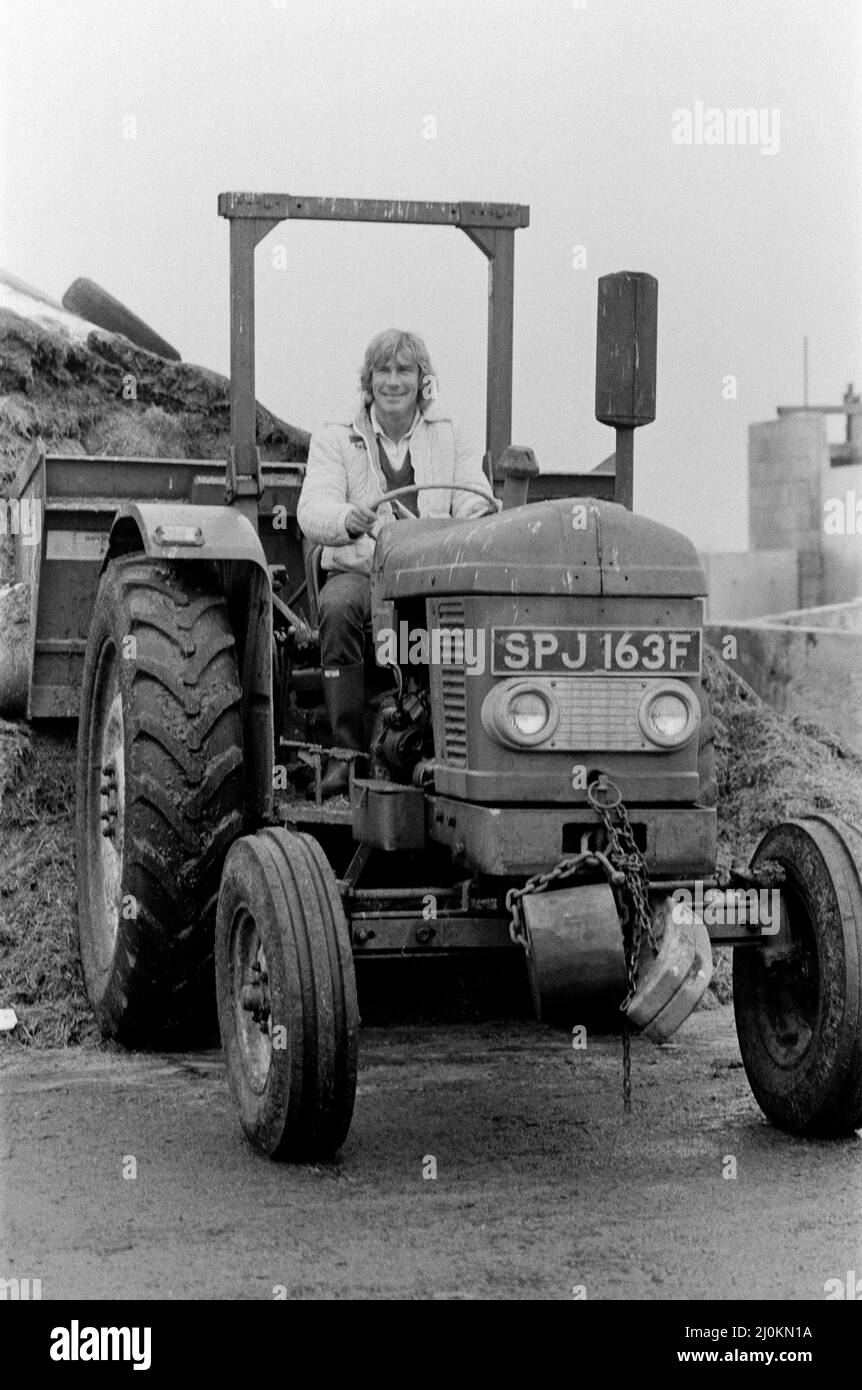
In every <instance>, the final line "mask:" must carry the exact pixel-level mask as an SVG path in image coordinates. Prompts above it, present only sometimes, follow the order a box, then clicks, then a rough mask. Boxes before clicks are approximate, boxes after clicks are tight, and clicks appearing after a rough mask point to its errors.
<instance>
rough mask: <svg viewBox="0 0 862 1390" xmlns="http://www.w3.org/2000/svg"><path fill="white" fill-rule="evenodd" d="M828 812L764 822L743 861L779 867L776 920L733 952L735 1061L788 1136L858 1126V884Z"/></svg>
mask: <svg viewBox="0 0 862 1390" xmlns="http://www.w3.org/2000/svg"><path fill="white" fill-rule="evenodd" d="M860 843H862V840H860V841H857V842H856V844H855V845H854V842H853V832H852V831H851V830H850V828H849V827H848V826H845V825H843V824H842V823H841V822H840V821H837V820H834V819H833V818H832V817H831V816H822V815H818V816H809V817H806V818H805V819H801V820H795V821H786V822H784V823H783V824H781V825H777V826H774V827H773V829H772V830H769V831H768V832H767V834H766V835H765V836H764V837H763V839H762V840H761V842H760V844H759V845H758V847H757V850H756V851H755V854H754V858H753V859H752V868H753V869H754V870H755V871H756V869H757V867H758V865H759V864H761V863H766V862H768V861H776V862H777V863H778V864H780V865H781V866H782V868H783V869H784V870H785V874H786V878H785V882H784V885H783V886H782V888H781V890H780V893H781V926H780V929H779V931H778V933H777V934H776V935H775V936H772V937H767V938H766V939H765V943H764V944H758V945H755V944H753V943H752V944H750V945H743V946H737V948H736V949H735V951H734V953H733V1008H734V1013H735V1015H736V1031H737V1035H738V1038H739V1048H740V1052H741V1054H742V1061H743V1065H744V1066H745V1070H746V1074H747V1076H748V1080H749V1082H750V1085H751V1089H752V1091H753V1092H754V1096H755V1099H756V1100H757V1103H758V1105H759V1106H760V1108H761V1110H763V1112H764V1114H765V1115H766V1116H767V1117H768V1118H769V1119H770V1120H772V1121H773V1123H774V1124H776V1125H778V1126H780V1127H781V1128H782V1129H787V1130H790V1131H791V1132H793V1133H796V1134H823V1135H839V1134H849V1133H852V1131H853V1130H854V1129H859V1128H860V1127H862V885H860V878H859V868H858V850H859V844H860Z"/></svg>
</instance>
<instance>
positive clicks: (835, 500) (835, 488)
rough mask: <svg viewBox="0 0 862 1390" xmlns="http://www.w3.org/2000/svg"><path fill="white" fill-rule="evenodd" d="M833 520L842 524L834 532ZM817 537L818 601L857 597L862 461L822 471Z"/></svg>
mask: <svg viewBox="0 0 862 1390" xmlns="http://www.w3.org/2000/svg"><path fill="white" fill-rule="evenodd" d="M836 504H838V505H836ZM836 519H837V522H838V525H839V526H840V524H841V521H842V520H843V523H844V525H843V528H842V529H840V530H838V531H837V533H836V531H835V522H836ZM827 526H828V528H829V529H828V530H827ZM820 536H821V541H820V544H821V553H822V557H823V572H822V588H821V598H822V602H824V603H840V602H841V601H842V600H843V599H850V598H857V597H858V596H859V595H860V594H862V463H850V464H842V465H841V467H839V468H832V467H828V466H827V467H826V468H824V469H823V470H822V472H821V474H820Z"/></svg>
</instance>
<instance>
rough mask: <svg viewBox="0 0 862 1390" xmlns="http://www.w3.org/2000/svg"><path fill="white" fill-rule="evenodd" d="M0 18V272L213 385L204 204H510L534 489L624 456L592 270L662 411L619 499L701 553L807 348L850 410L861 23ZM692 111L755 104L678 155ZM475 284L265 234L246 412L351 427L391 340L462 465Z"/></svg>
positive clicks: (402, 3) (245, 12)
mask: <svg viewBox="0 0 862 1390" xmlns="http://www.w3.org/2000/svg"><path fill="white" fill-rule="evenodd" d="M0 14H2V23H3V34H2V82H0V118H2V130H0V151H2V161H3V165H2V192H0V197H2V210H0V265H2V266H4V267H5V268H6V269H7V270H10V271H12V272H13V273H15V274H17V275H19V276H20V277H22V278H23V279H25V280H28V281H30V282H31V283H34V284H36V285H38V286H39V287H41V288H42V289H43V290H45V291H48V292H51V293H53V294H55V295H57V297H60V296H61V295H62V294H63V292H64V291H65V289H66V288H67V287H68V285H69V283H70V282H71V281H72V280H73V279H74V278H75V277H77V276H79V275H87V276H90V277H91V278H92V279H94V280H96V281H98V282H99V283H100V284H101V285H103V286H104V287H105V288H106V289H108V290H110V291H111V293H113V294H114V295H116V296H117V297H118V298H119V299H121V300H123V301H124V302H125V303H127V304H128V305H129V307H130V308H133V309H134V310H135V311H136V312H137V313H138V314H140V315H141V317H143V318H145V319H146V320H147V321H148V322H149V323H150V324H151V325H152V326H153V327H154V328H155V329H156V330H157V331H158V332H160V333H161V334H162V335H163V336H164V337H166V338H167V339H168V340H169V341H171V342H173V343H174V344H175V345H176V346H177V348H178V349H179V350H180V351H181V353H182V355H183V357H184V358H186V359H187V360H190V361H194V362H200V363H203V364H205V365H206V366H209V367H213V368H216V369H217V370H219V371H224V372H226V371H227V366H228V275H227V268H228V255H227V250H228V228H227V223H226V222H224V221H223V220H221V219H220V218H218V216H217V213H216V197H217V194H218V193H219V192H221V191H223V190H233V189H237V190H264V191H275V192H287V193H293V194H301V195H326V196H339V197H382V198H420V199H434V200H453V201H454V200H458V199H476V200H485V199H487V200H496V201H505V202H520V203H527V204H529V205H530V209H531V222H530V226H529V228H527V229H526V230H524V231H519V232H517V233H516V254H515V261H516V291H515V381H514V423H513V435H514V439H515V441H516V442H518V443H524V444H530V445H532V446H533V448H534V449H535V450H536V453H537V456H538V459H539V463H540V465H541V466H543V467H544V468H545V469H546V470H549V471H550V470H553V469H567V468H569V469H571V468H578V467H580V468H589V467H591V466H592V465H593V464H594V463H596V462H597V461H598V460H599V459H600V458H601V457H603V455H604V454H606V453H608V452H609V451H610V449H611V448H612V445H613V436H612V433H611V432H610V431H608V430H607V429H606V428H605V427H604V426H601V425H598V424H597V423H596V421H595V419H594V417H593V371H594V356H595V302H596V280H597V278H598V276H600V275H603V274H606V273H607V272H609V271H613V270H620V269H630V270H646V271H649V272H650V273H652V274H653V275H656V276H657V277H658V280H659V376H658V418H657V420H656V423H655V424H653V425H650V426H648V427H646V428H645V429H642V430H640V431H639V432H638V435H637V437H636V444H635V505H636V508H637V509H638V510H640V511H643V512H645V513H647V514H648V515H650V516H654V517H657V518H659V519H661V520H664V521H667V522H669V523H670V524H671V525H674V526H677V527H679V528H680V529H681V530H685V531H687V532H688V533H689V534H690V535H691V536H692V538H693V539H694V540H695V542H696V543H697V544H698V545H701V546H707V547H708V548H710V549H741V548H744V547H745V545H746V537H747V506H746V476H747V474H746V468H747V431H748V425H749V424H750V423H751V422H752V421H755V420H762V419H769V418H771V417H772V416H773V415H774V411H775V406H776V405H777V404H779V403H780V404H796V403H800V402H801V397H802V339H803V335H804V334H806V333H807V334H808V335H809V339H810V363H811V365H810V398H811V400H812V401H814V402H817V403H820V402H823V403H835V402H837V401H838V399H839V397H840V395H841V393H842V392H843V390H844V387H845V385H846V383H847V381H848V380H850V379H851V378H853V379H855V380H856V382H857V386H858V385H860V384H862V353H860V340H862V332H860V324H862V206H860V204H862V194H860V189H862V182H860V131H862V100H860V86H862V3H859V0H808V2H807V3H802V2H801V0H574V2H573V0H361V3H354V2H353V0H135V2H134V3H131V2H130V0H0ZM697 103H702V110H703V112H705V113H708V111H709V110H710V109H714V110H718V111H720V112H724V111H726V110H729V109H735V108H740V107H742V108H748V109H753V110H756V111H758V112H762V123H761V124H760V126H759V128H758V132H757V139H756V140H755V141H754V142H753V143H747V144H745V145H741V144H739V143H737V144H734V145H730V144H728V143H712V144H708V143H696V141H697V136H698V131H697V129H696V127H695V124H694V122H696V120H697V107H696V104H697ZM682 111H689V112H691V114H692V122H693V124H692V130H691V138H692V143H688V144H686V143H681V141H682V139H683V138H684V136H685V134H686V131H685V124H684V118H683V117H681V116H680V114H679V113H680V112H682ZM675 113H676V114H675ZM776 113H777V115H776ZM429 117H433V120H429ZM706 119H707V120H711V121H712V127H711V129H712V135H713V137H715V136H716V134H720V125H719V124H718V123H717V118H716V117H714V116H713V117H711V118H710V117H708V116H706ZM435 124H436V130H435ZM700 134H701V138H703V139H705V138H706V137H705V133H704V128H703V127H701V130H700ZM429 135H433V136H434V137H435V138H428V136H429ZM675 136H676V138H675ZM130 137H133V138H130ZM274 245H282V246H284V247H286V248H287V266H286V268H276V266H275V265H274V264H273V261H274V257H273V254H272V248H273V246H274ZM575 247H584V248H585V257H586V265H585V266H583V265H582V264H580V262H581V261H582V260H583V258H584V257H583V254H578V255H573V248H575ZM573 261H575V262H577V264H573ZM486 290H487V274H486V268H485V261H484V258H483V257H482V255H481V254H480V252H479V251H478V250H477V249H476V248H474V247H473V246H472V245H471V244H470V243H469V242H468V241H467V239H466V237H465V236H464V235H463V233H460V232H458V231H456V230H454V229H451V228H435V229H417V228H392V227H368V226H350V225H345V224H335V225H333V224H321V223H316V224H315V223H284V224H282V226H281V227H280V228H278V229H276V231H275V232H273V233H272V234H271V235H270V237H269V238H268V239H267V241H265V242H264V243H262V245H261V247H260V248H259V249H258V253H257V295H258V331H257V344H258V396H259V398H260V399H261V400H262V401H263V402H264V404H266V405H268V406H269V407H271V408H272V409H273V410H274V411H276V412H277V413H278V414H280V415H281V416H283V417H284V418H286V419H288V420H290V421H292V422H294V423H296V424H299V425H303V426H305V427H307V428H310V429H314V428H315V427H316V426H318V425H320V424H321V423H322V422H323V421H325V420H331V419H346V418H347V417H348V415H349V414H350V411H351V408H352V407H353V405H354V403H355V390H356V373H357V367H358V364H359V362H360V360H361V357H362V353H363V349H364V347H365V344H366V342H367V340H368V339H369V338H370V337H371V335H372V334H373V333H375V332H376V331H378V330H379V329H380V328H384V327H389V326H401V327H410V328H414V329H415V330H417V331H418V332H420V333H422V334H423V335H424V336H425V337H426V339H427V342H428V346H429V348H430V350H431V355H432V357H433V358H434V360H435V364H436V366H437V369H438V372H439V376H440V381H441V404H445V405H446V406H448V407H449V408H450V409H451V410H452V412H453V413H454V414H455V415H456V416H457V417H458V418H459V419H460V420H461V421H462V423H463V424H464V425H465V426H466V427H467V428H468V429H469V430H470V431H471V432H472V434H473V435H474V437H475V440H476V443H477V446H479V447H481V445H482V442H483V434H484V371H485V332H486V302H487V301H486ZM729 377H735V378H736V393H737V394H736V399H727V398H726V397H727V396H728V395H729V394H730V393H732V390H733V386H732V384H729V383H728V382H727V378H729ZM836 428H840V427H838V426H837V425H836Z"/></svg>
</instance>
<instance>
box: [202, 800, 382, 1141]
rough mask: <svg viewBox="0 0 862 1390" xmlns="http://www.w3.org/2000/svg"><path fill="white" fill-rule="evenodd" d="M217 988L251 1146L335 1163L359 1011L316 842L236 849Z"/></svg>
mask: <svg viewBox="0 0 862 1390" xmlns="http://www.w3.org/2000/svg"><path fill="white" fill-rule="evenodd" d="M216 990H217V995H218V1010H219V1024H220V1026H221V1035H222V1044H223V1046H224V1051H225V1060H226V1062H227V1069H228V1077H229V1080H230V1085H231V1090H232V1092H233V1096H234V1100H235V1101H236V1104H237V1107H238V1109H239V1117H240V1123H241V1125H242V1128H243V1130H244V1132H245V1134H246V1137H247V1138H248V1139H249V1140H250V1141H251V1142H252V1144H254V1146H255V1147H256V1148H258V1149H260V1150H261V1151H262V1152H263V1153H266V1154H269V1155H270V1157H272V1158H287V1159H293V1160H303V1159H317V1158H329V1157H331V1156H332V1155H333V1154H334V1153H335V1152H336V1150H337V1149H338V1148H340V1146H341V1144H342V1143H343V1141H344V1139H345V1138H346V1136H347V1132H348V1130H349V1128H350V1121H351V1119H352V1116H353V1103H354V1098H355V1094H356V1066H357V1051H358V1030H359V1013H358V1008H357V1003H356V983H355V977H354V970H353V955H352V951H351V946H350V935H349V932H348V927H347V921H346V918H345V916H344V910H343V908H342V905H341V898H340V896H339V893H338V888H337V885H336V882H335V876H334V874H333V872H332V869H331V868H330V866H329V863H328V861H327V859H326V856H325V855H324V853H323V850H322V849H321V848H320V846H319V844H318V843H317V841H316V840H313V839H312V838H311V836H309V835H304V834H298V833H295V832H293V831H289V830H286V829H283V828H277V829H275V828H269V829H265V830H261V831H259V832H258V833H257V834H256V835H247V836H244V837H243V838H242V839H240V840H238V841H237V843H236V844H235V845H234V846H233V847H232V849H231V851H230V853H229V854H228V857H227V861H226V863H225V866H224V873H223V875H222V885H221V893H220V895H219V904H218V918H217V924H216Z"/></svg>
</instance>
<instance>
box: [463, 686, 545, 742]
mask: <svg viewBox="0 0 862 1390" xmlns="http://www.w3.org/2000/svg"><path fill="white" fill-rule="evenodd" d="M559 722H560V706H559V702H558V701H557V697H556V695H554V694H553V692H552V690H551V689H550V688H549V686H548V685H546V684H539V683H538V682H534V681H526V680H515V681H506V683H505V684H503V685H497V686H495V687H494V689H493V690H491V691H489V693H488V694H487V695H486V697H485V699H484V701H483V703H482V724H483V725H484V728H485V731H486V732H487V733H489V734H490V735H491V737H492V738H495V739H496V740H497V741H498V742H499V743H505V744H507V745H508V746H509V747H510V748H532V747H533V746H535V745H537V744H541V743H544V742H545V741H546V740H547V739H549V738H550V737H551V736H552V734H553V733H554V732H555V730H556V728H557V725H558V724H559Z"/></svg>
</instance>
